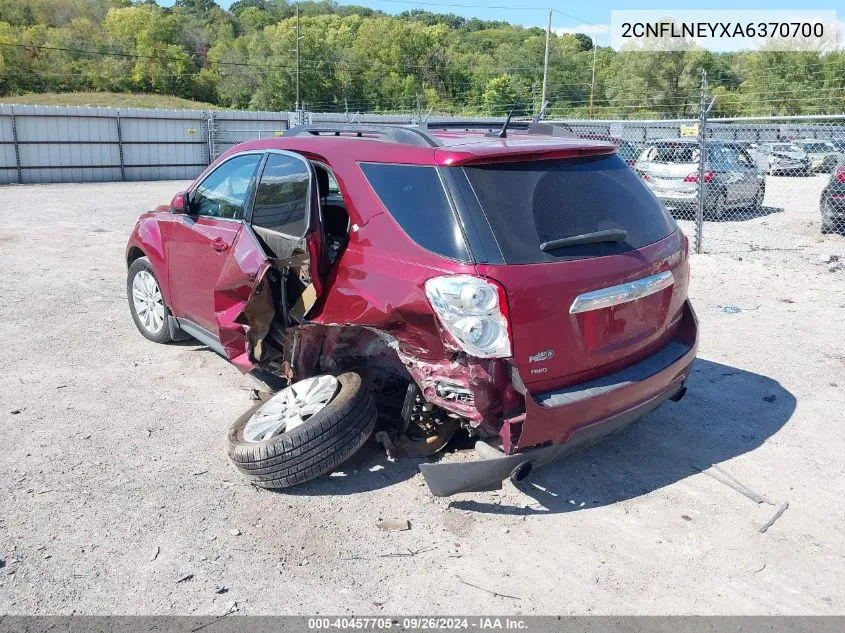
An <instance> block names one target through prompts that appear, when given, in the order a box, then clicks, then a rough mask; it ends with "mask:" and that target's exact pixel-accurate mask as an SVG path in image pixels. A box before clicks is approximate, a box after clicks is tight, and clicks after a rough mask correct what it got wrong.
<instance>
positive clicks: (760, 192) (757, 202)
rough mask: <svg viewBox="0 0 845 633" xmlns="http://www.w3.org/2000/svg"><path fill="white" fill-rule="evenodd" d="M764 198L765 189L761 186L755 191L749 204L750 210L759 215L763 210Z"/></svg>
mask: <svg viewBox="0 0 845 633" xmlns="http://www.w3.org/2000/svg"><path fill="white" fill-rule="evenodd" d="M765 197H766V187H765V186H761V187H759V188H758V189H757V194H756V195H755V196H754V201H753V202H752V203H751V210H752V211H754V212H755V213H760V212H761V211H762V210H763V199H764V198H765Z"/></svg>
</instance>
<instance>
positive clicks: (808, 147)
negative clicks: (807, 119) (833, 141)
mask: <svg viewBox="0 0 845 633" xmlns="http://www.w3.org/2000/svg"><path fill="white" fill-rule="evenodd" d="M804 150H805V151H807V152H810V153H812V154H823V153H825V152H833V151H835V149H834V148H833V147H832V146H831V145H829V144H828V143H804Z"/></svg>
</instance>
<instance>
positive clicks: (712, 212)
mask: <svg viewBox="0 0 845 633" xmlns="http://www.w3.org/2000/svg"><path fill="white" fill-rule="evenodd" d="M727 202H728V197H727V196H726V195H725V193H724V192H721V193H718V194H716V198H715V200H714V201H713V206H711V207H710V208H709V209H707V215H708V216H709V217H710V219H712V220H721V219H722V218H723V217H724V216H725V205H727Z"/></svg>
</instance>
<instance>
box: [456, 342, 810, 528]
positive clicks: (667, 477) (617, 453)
mask: <svg viewBox="0 0 845 633" xmlns="http://www.w3.org/2000/svg"><path fill="white" fill-rule="evenodd" d="M688 386H689V391H688V392H687V395H686V397H685V398H684V399H683V400H681V401H680V402H678V403H672V402H668V403H666V404H665V405H663V406H662V407H660V408H659V409H657V410H656V411H654V412H653V413H651V414H650V415H649V416H647V417H646V418H644V419H643V420H642V421H640V422H639V423H637V424H634V425H633V426H631V427H629V428H628V429H627V430H625V431H623V432H621V433H619V434H618V435H614V436H612V437H610V438H608V439H606V440H605V441H603V442H600V443H598V444H595V445H593V446H591V447H589V448H585V449H583V450H580V451H576V452H574V453H572V454H571V455H569V456H566V457H564V458H563V459H562V460H561V461H559V462H556V463H554V464H550V465H548V466H545V467H542V468H538V469H537V470H535V471H534V472H533V473H532V474H531V475H530V476H529V477H528V478H527V479H526V480H524V481H523V482H521V483H520V484H519V488H520V490H522V491H523V492H524V493H525V494H527V495H529V496H531V497H533V498H534V499H536V501H537V503H538V504H539V505H540V506H542V507H541V508H531V507H528V508H525V507H522V506H508V505H504V504H502V505H497V504H492V503H486V502H480V501H475V500H462V501H454V502H452V503H451V504H450V506H451V507H455V508H460V509H462V510H469V511H475V512H483V513H491V514H516V515H522V514H549V513H560V512H572V511H576V510H582V509H585V510H586V509H589V508H593V507H597V506H604V505H609V504H613V503H617V502H619V501H624V500H625V499H631V498H634V497H638V496H640V495H644V494H647V493H649V492H652V491H654V490H658V489H660V488H663V487H664V486H668V485H670V484H673V483H675V482H677V481H680V480H682V479H685V478H686V477H689V476H690V475H694V474H696V470H695V469H694V467H697V468H701V469H705V468H707V467H708V466H710V465H711V464H718V463H720V462H724V461H726V460H729V459H731V458H732V457H736V456H737V455H742V454H743V453H747V452H749V451H752V450H754V449H755V448H757V447H758V446H760V445H761V444H763V442H765V441H766V440H767V439H768V438H769V437H771V436H772V435H774V434H775V433H777V431H778V430H779V429H780V428H781V427H782V426H783V425H784V424H786V423H787V422H788V421H789V419H790V417H792V413H793V412H794V411H795V397H794V396H793V395H792V394H791V393H790V392H789V391H787V390H786V389H784V388H783V387H782V386H781V385H780V383H778V382H777V381H775V380H772V379H771V378H768V377H766V376H761V375H759V374H755V373H752V372H748V371H743V370H741V369H737V368H735V367H730V366H728V365H722V364H719V363H714V362H711V361H707V360H703V359H698V360H697V361H696V362H695V365H694V367H693V374H692V376H691V377H690V380H689V383H688ZM743 483H744V484H745V485H747V486H748V487H749V488H751V489H752V490H754V489H755V482H754V481H743ZM756 492H758V493H761V494H765V493H766V492H767V491H765V490H756ZM724 494H725V495H733V494H738V493H736V492H734V491H732V490H731V489H730V488H728V487H727V486H725V487H724Z"/></svg>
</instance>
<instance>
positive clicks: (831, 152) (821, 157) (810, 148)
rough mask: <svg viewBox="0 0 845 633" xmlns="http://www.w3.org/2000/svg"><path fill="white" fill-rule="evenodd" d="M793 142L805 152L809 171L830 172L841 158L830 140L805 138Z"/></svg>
mask: <svg viewBox="0 0 845 633" xmlns="http://www.w3.org/2000/svg"><path fill="white" fill-rule="evenodd" d="M794 143H795V145H797V146H798V147H800V148H801V149H802V150H804V151H805V152H806V153H807V156H808V157H809V158H810V170H811V171H817V172H824V173H827V172H830V171H832V170H833V168H834V167H836V165H837V163H838V162H839V160H840V158H841V156H840V154H839V150H838V149H836V146H835V145H834V144H833V143H831V142H830V141H822V140H818V139H805V140H797V141H794Z"/></svg>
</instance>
